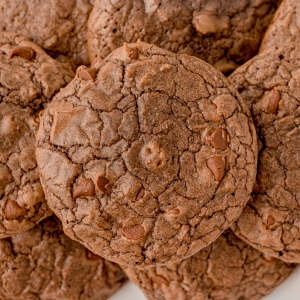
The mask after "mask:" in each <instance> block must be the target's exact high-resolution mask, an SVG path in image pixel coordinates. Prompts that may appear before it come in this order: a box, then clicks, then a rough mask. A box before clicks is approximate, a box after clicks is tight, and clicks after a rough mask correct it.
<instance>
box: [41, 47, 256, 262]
mask: <svg viewBox="0 0 300 300" xmlns="http://www.w3.org/2000/svg"><path fill="white" fill-rule="evenodd" d="M137 53H138V55H137ZM93 68H94V69H95V70H96V71H97V75H96V76H95V77H94V80H86V78H85V77H84V76H77V77H76V78H75V79H74V80H73V81H72V82H71V83H70V84H69V85H68V86H67V87H66V88H65V89H63V90H62V91H61V92H60V93H59V94H58V95H57V96H56V97H55V100H54V101H53V102H52V103H51V104H50V105H49V107H48V108H47V109H46V110H45V111H44V114H43V116H42V117H41V122H40V128H39V134H38V139H37V160H38V164H39V167H40V171H41V176H42V183H43V187H44V189H45V193H46V195H47V199H48V201H49V205H50V207H51V209H52V210H53V211H54V212H55V213H56V214H57V215H58V216H59V218H61V220H62V222H63V224H64V229H65V230H66V234H68V235H70V237H72V238H73V239H76V240H78V241H80V242H82V243H83V244H84V245H86V247H87V248H89V249H90V250H91V251H93V252H94V253H97V254H99V255H101V256H103V257H105V258H107V259H110V260H112V261H115V262H118V263H120V264H128V265H137V266H138V267H140V268H142V267H146V266H151V265H152V266H153V265H157V264H165V263H167V262H175V261H180V260H182V259H183V258H185V257H188V256H191V255H193V254H194V253H196V252H198V251H199V250H200V249H202V248H203V247H205V246H207V245H209V244H210V243H212V242H213V241H214V240H215V239H216V238H217V237H218V236H219V235H220V234H221V233H222V232H223V231H224V230H225V229H226V228H228V227H229V226H230V225H231V224H232V222H233V221H234V220H235V219H236V218H237V217H238V216H239V214H240V213H241V212H242V209H243V208H244V206H245V204H246V202H247V201H248V199H249V196H250V193H251V191H252V187H253V182H254V179H255V175H256V156H257V145H256V135H255V128H254V126H253V124H252V119H251V116H250V113H249V111H248V109H247V106H246V104H245V103H244V102H243V100H242V99H241V98H240V96H239V95H238V94H237V92H236V90H235V89H234V88H233V87H232V86H231V85H230V84H229V82H228V80H227V79H226V78H225V77H224V76H223V75H222V74H221V73H220V72H218V71H216V70H215V69H214V68H213V67H211V66H210V65H208V64H207V63H205V62H203V61H201V60H199V59H198V58H195V57H191V56H187V55H176V54H173V53H170V52H168V51H166V50H162V49H160V48H158V47H155V46H154V45H149V44H146V43H136V44H126V43H125V44H124V46H123V47H121V48H119V49H117V50H115V51H114V52H113V53H112V54H111V55H109V56H108V57H107V58H105V59H104V60H102V61H99V62H97V63H96V64H95V65H94V66H93Z"/></svg>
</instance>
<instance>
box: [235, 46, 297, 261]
mask: <svg viewBox="0 0 300 300" xmlns="http://www.w3.org/2000/svg"><path fill="white" fill-rule="evenodd" d="M229 78H230V80H231V82H232V83H233V84H234V85H235V87H236V88H237V89H238V91H239V92H240V93H241V95H242V97H243V99H245V101H246V102H247V104H248V105H249V108H250V109H251V112H252V116H253V120H254V123H255V125H256V129H257V134H258V138H259V156H258V170H257V178H256V184H255V186H254V190H253V193H252V195H251V200H250V201H249V203H248V204H247V206H246V208H245V210H244V211H243V213H242V215H241V216H240V218H239V219H238V220H237V222H236V223H234V225H233V226H232V229H233V231H234V232H235V233H236V234H237V235H238V236H239V237H240V238H241V239H243V240H244V241H245V242H247V243H249V244H250V245H251V246H253V247H254V248H256V249H258V250H260V251H262V252H264V253H266V254H268V255H270V256H274V257H276V258H280V259H282V260H284V261H286V262H297V263H300V199H299V197H300V182H299V178H300V160H299V152H300V144H299V136H300V131H299V126H298V124H299V116H300V105H299V103H300V93H299V80H300V56H299V48H297V47H294V46H292V45H290V46H288V45H287V46H286V47H285V49H284V50H276V51H275V50H272V51H267V52H264V53H262V54H260V55H258V56H256V57H254V58H253V59H252V60H250V61H249V62H247V63H246V64H245V65H244V66H242V67H240V68H238V69H237V70H236V71H235V72H234V73H233V74H232V75H231V76H230V77H229Z"/></svg>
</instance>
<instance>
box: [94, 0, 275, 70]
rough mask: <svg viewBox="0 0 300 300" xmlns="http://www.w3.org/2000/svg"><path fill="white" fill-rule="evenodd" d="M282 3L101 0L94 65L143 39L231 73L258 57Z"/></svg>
mask: <svg viewBox="0 0 300 300" xmlns="http://www.w3.org/2000/svg"><path fill="white" fill-rule="evenodd" d="M279 2H280V0H260V1H257V0H242V1H235V0H223V1H215V0H186V1H182V0H147V1H145V0H135V1H128V0H121V1H118V2H116V1H111V0H96V1H95V5H94V8H93V10H92V12H91V15H90V18H89V23H88V47H89V56H90V60H91V61H93V60H94V59H95V57H96V56H101V57H105V56H106V55H108V54H109V53H110V52H111V51H113V50H114V49H116V48H117V47H120V46H122V44H123V42H128V43H129V42H130V43H134V42H136V41H137V40H138V39H141V40H142V41H144V42H147V43H151V44H155V45H157V46H159V47H161V48H163V49H166V50H169V51H172V52H175V53H187V54H189V55H194V56H197V57H199V58H201V59H203V60H205V61H206V62H208V63H210V64H211V65H213V66H214V67H216V68H217V69H218V70H220V71H222V72H230V71H232V70H234V69H235V68H237V66H238V65H241V64H242V63H244V62H246V61H247V60H249V59H250V58H251V57H253V56H254V55H255V54H256V53H257V51H258V48H259V44H260V42H261V40H262V37H263V35H264V33H265V30H266V28H267V27H268V25H269V23H270V21H271V19H272V16H273V14H274V12H275V10H276V8H277V4H278V3H279Z"/></svg>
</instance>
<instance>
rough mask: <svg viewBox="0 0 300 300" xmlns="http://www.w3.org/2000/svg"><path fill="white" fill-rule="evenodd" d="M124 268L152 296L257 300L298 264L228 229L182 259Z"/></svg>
mask: <svg viewBox="0 0 300 300" xmlns="http://www.w3.org/2000/svg"><path fill="white" fill-rule="evenodd" d="M122 268H123V270H124V272H125V273H126V275H127V276H128V278H129V279H130V280H131V281H132V282H133V283H134V284H136V285H137V286H138V287H139V288H140V289H141V290H142V291H143V292H144V293H145V295H146V296H147V298H148V299H149V300H174V299H176V300H208V299H214V300H217V299H220V300H246V299H247V300H250V299H251V300H258V299H261V298H262V297H263V296H266V295H268V294H269V293H271V292H272V291H273V290H274V288H275V287H276V286H278V285H279V284H280V283H281V282H282V281H284V280H285V279H286V278H287V277H288V276H289V275H290V274H291V272H292V271H293V270H294V268H295V265H292V264H287V263H284V262H283V261H281V260H279V259H275V258H272V257H268V256H266V255H264V254H262V253H261V252H259V251H257V250H255V249H254V248H252V247H251V246H249V245H247V244H246V243H245V242H243V241H242V240H240V239H239V238H237V237H236V236H235V235H234V234H233V233H232V231H230V230H228V231H226V232H225V233H224V234H222V235H221V236H220V237H219V238H218V239H217V240H216V241H215V242H214V243H213V244H211V245H210V246H208V247H206V248H204V249H202V250H201V251H200V252H198V253H197V254H195V255H194V256H192V257H190V258H188V259H185V260H183V261H181V262H179V263H175V264H169V265H166V266H159V267H156V268H148V269H146V270H137V269H134V268H130V267H124V266H123V267H122Z"/></svg>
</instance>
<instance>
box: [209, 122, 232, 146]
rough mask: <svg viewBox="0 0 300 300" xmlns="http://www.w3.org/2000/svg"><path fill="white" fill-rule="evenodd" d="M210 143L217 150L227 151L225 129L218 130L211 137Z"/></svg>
mask: <svg viewBox="0 0 300 300" xmlns="http://www.w3.org/2000/svg"><path fill="white" fill-rule="evenodd" d="M210 143H211V145H212V146H213V147H214V148H216V149H220V150H222V151H224V150H226V148H227V147H228V142H227V131H226V130H225V129H223V128H218V129H216V130H215V131H214V132H213V133H212V134H211V136H210Z"/></svg>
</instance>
